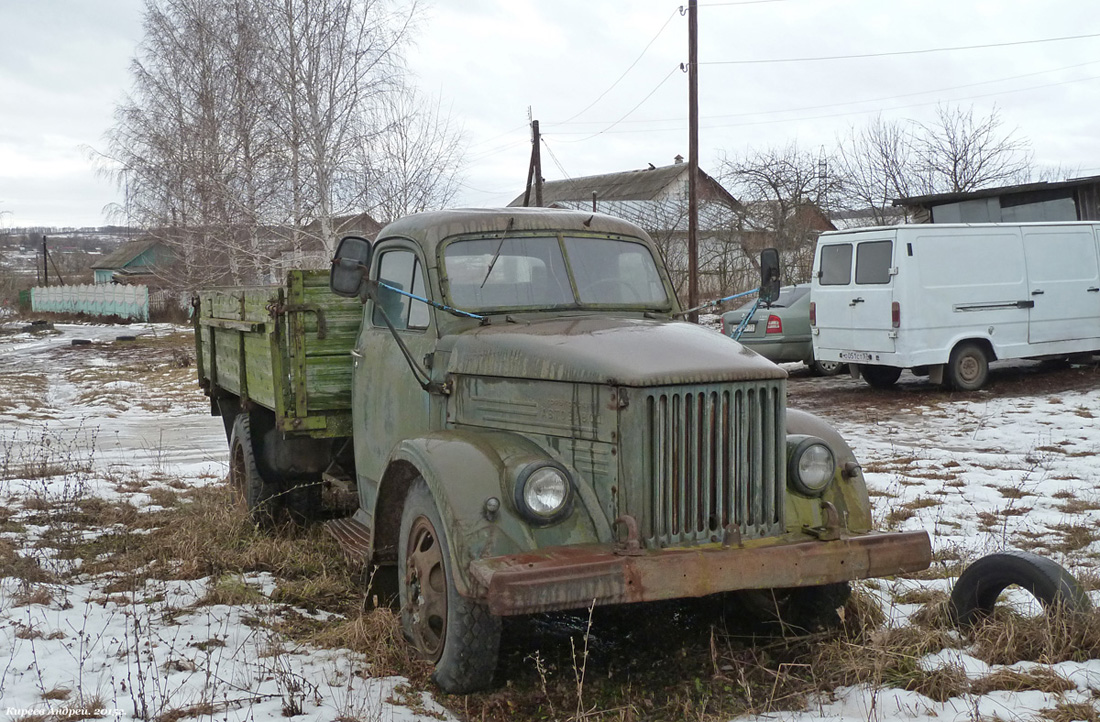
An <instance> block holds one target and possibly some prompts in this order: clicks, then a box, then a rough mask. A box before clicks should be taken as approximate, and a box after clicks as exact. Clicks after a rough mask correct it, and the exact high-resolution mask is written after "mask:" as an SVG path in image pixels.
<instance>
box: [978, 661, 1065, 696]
mask: <svg viewBox="0 0 1100 722" xmlns="http://www.w3.org/2000/svg"><path fill="white" fill-rule="evenodd" d="M1071 689H1077V685H1076V684H1074V683H1073V682H1071V681H1069V680H1068V679H1066V678H1065V677H1063V676H1062V675H1060V674H1058V673H1057V672H1055V671H1053V670H1051V669H1046V668H1037V669H1028V670H1018V669H998V670H997V671H996V672H993V673H992V674H988V675H986V676H985V677H982V678H981V679H978V680H975V681H974V682H972V683H971V685H970V693H971V694H979V695H981V694H989V693H990V692H997V691H1002V690H1003V691H1008V692H1026V691H1028V690H1035V691H1038V692H1047V693H1049V694H1058V693H1060V692H1068V691H1069V690H1071Z"/></svg>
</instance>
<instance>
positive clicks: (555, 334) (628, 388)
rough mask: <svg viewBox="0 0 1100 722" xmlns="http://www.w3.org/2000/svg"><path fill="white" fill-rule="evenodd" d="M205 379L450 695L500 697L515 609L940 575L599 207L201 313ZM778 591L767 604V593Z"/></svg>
mask: <svg viewBox="0 0 1100 722" xmlns="http://www.w3.org/2000/svg"><path fill="white" fill-rule="evenodd" d="M196 311H197V312H196V314H195V329H196V342H197V347H198V348H197V350H198V353H197V359H198V366H199V378H200V381H201V384H202V386H203V388H204V389H205V391H206V393H207V394H208V395H209V397H210V401H211V411H212V413H213V414H215V415H220V416H221V417H222V419H223V420H224V423H225V427H226V434H227V437H228V439H229V444H230V450H231V454H230V460H231V463H230V475H229V476H230V481H231V483H232V484H234V485H235V486H237V487H238V488H239V489H240V490H241V492H242V496H243V498H244V499H245V502H246V505H247V508H248V511H249V514H251V515H252V518H253V520H254V521H256V522H257V523H260V524H272V523H275V522H277V521H278V520H279V519H280V518H281V517H284V516H290V517H293V518H298V519H301V520H306V519H310V518H313V517H315V516H316V515H317V512H318V505H319V501H320V499H321V491H322V487H323V485H325V484H333V485H341V484H342V485H345V486H351V487H353V488H354V490H355V492H356V493H357V497H358V508H357V509H356V510H355V512H354V514H353V515H351V516H346V517H344V518H336V519H330V520H329V521H327V522H326V524H327V528H328V529H329V531H330V532H331V533H332V534H333V535H334V536H335V537H336V538H337V540H339V541H340V543H341V546H342V547H343V549H344V551H345V554H346V555H347V556H348V558H349V559H351V560H353V561H354V563H356V564H357V565H362V566H363V567H364V568H366V569H371V570H373V573H374V574H375V576H376V577H384V576H385V575H387V574H389V575H391V576H392V577H393V578H394V580H395V584H396V587H397V590H398V599H399V603H400V610H401V611H400V613H401V619H402V625H403V629H404V632H405V636H406V637H407V638H408V640H409V641H410V643H411V644H412V645H413V647H414V648H415V649H416V651H417V652H418V653H419V654H421V655H423V656H424V657H426V658H428V659H430V660H431V661H433V662H434V664H435V673H434V676H433V678H434V680H435V681H436V683H437V684H438V685H439V686H440V687H441V688H443V689H444V690H446V691H449V692H465V691H470V690H475V689H479V688H483V687H485V686H488V685H490V684H491V683H492V678H493V673H494V669H495V667H496V660H497V653H498V647H499V643H500V636H501V619H502V617H504V616H508V615H517V614H527V613H533V612H544V611H550V610H560V609H570V608H582V607H589V606H590V605H593V604H596V605H606V604H622V603H632V602H647V601H654V600H663V599H673V598H685V597H699V596H703V595H710V594H723V593H727V594H728V593H743V594H745V595H746V596H751V595H753V594H756V595H757V596H758V597H765V596H766V597H767V598H768V599H772V600H775V601H776V602H778V603H779V604H780V605H781V606H783V607H784V609H785V610H786V611H787V612H790V613H792V614H795V613H797V612H798V611H799V610H802V611H803V612H804V613H805V614H810V613H813V612H814V610H820V609H823V608H829V607H830V606H831V607H832V608H833V610H832V611H834V612H835V607H836V606H837V604H838V603H840V602H842V601H843V598H844V595H845V593H846V591H847V589H848V582H849V581H850V580H854V579H861V578H868V577H875V576H886V575H894V574H899V573H904V572H911V571H917V570H920V569H924V568H925V567H927V566H928V564H929V563H930V558H931V548H930V542H929V538H928V535H927V534H926V533H924V532H922V531H921V532H905V533H900V532H894V533H882V532H876V531H874V530H873V528H872V520H871V509H870V504H869V501H868V495H867V489H866V487H865V484H864V479H863V475H862V471H861V469H860V466H859V463H858V462H857V460H856V459H855V457H854V455H853V453H852V450H851V449H850V448H849V447H848V445H847V444H845V442H844V440H843V439H842V438H841V437H840V436H839V434H837V432H836V431H835V430H833V429H832V428H831V427H830V426H829V425H827V424H826V423H824V422H823V421H821V420H820V419H818V418H816V417H814V416H812V415H810V414H807V413H802V412H798V411H794V410H790V409H787V408H786V378H787V374H786V372H785V371H784V370H783V369H781V368H779V367H778V366H775V365H774V364H772V363H770V362H769V361H767V360H766V359H764V358H762V357H761V356H758V355H757V354H755V353H753V352H751V351H749V350H747V349H745V348H743V347H742V346H741V345H739V344H738V343H737V342H736V341H733V340H732V339H730V338H728V337H725V336H723V335H721V334H719V333H717V332H715V331H712V330H708V329H705V328H702V327H700V326H697V325H695V324H691V323H687V322H684V321H681V320H678V317H679V316H680V314H681V309H680V306H679V304H678V302H677V299H676V295H675V293H674V292H673V287H672V284H671V282H670V280H669V276H668V273H667V271H666V269H665V266H664V264H663V262H662V260H661V256H660V254H659V252H658V251H657V248H656V247H655V246H654V244H653V242H652V240H651V239H650V238H649V237H648V236H647V235H646V233H645V232H643V231H642V230H641V229H640V228H638V227H637V226H635V225H633V224H631V223H628V222H626V221H623V220H620V219H617V218H612V217H609V216H605V215H600V214H594V213H581V212H573V211H557V210H546V209H519V208H510V209H503V210H453V211H440V212H432V213H423V214H418V215H414V216H410V217H407V218H404V219H401V220H398V221H396V222H394V223H392V224H390V225H388V226H387V227H385V228H384V229H383V230H382V231H381V232H380V233H379V234H378V236H377V238H376V239H375V240H374V241H373V242H370V241H367V240H366V239H362V238H356V237H350V238H345V239H344V240H343V241H342V242H341V244H340V246H339V248H338V250H337V252H336V257H335V258H334V259H333V265H332V268H331V270H330V271H329V272H318V271H292V272H290V274H289V275H288V278H287V282H286V284H285V285H284V286H276V287H264V288H231V289H220V290H209V291H204V292H202V293H200V294H199V295H198V296H197V298H196ZM764 590H766V592H765V591H764Z"/></svg>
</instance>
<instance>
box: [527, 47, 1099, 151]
mask: <svg viewBox="0 0 1100 722" xmlns="http://www.w3.org/2000/svg"><path fill="white" fill-rule="evenodd" d="M1097 63H1100V60H1090V61H1088V62H1085V63H1076V64H1074V65H1064V66H1062V67H1059V68H1048V69H1047V70H1037V71H1035V72H1033V73H1021V74H1020V75H1009V76H1005V77H1003V78H992V79H990V80H979V81H977V82H974V83H964V84H962V85H949V86H946V87H940V88H929V89H928V90H916V91H913V92H911V93H899V94H895V95H883V96H878V97H874V98H864V99H862V100H846V101H843V102H840V103H825V104H821V105H804V106H801V107H798V108H778V109H773V110H757V111H750V112H745V113H728V114H723V115H706V116H702V117H701V120H719V119H722V118H748V117H753V116H759V115H778V114H781V113H802V112H805V111H807V110H820V109H822V108H835V107H838V106H845V105H863V104H865V103H881V102H883V101H887V100H898V99H899V98H911V97H914V96H918V95H928V94H930V93H945V92H949V91H952V90H962V89H964V88H974V87H978V86H981V85H992V84H994V83H1004V82H1007V81H1009V80H1021V79H1023V78H1033V77H1035V76H1037V75H1046V74H1047V73H1059V72H1062V71H1063V70H1073V69H1075V68H1083V67H1085V66H1086V65H1095V64H1097ZM1002 92H1013V91H1011V90H1008V91H1002ZM963 99H964V100H965V98H963ZM608 122H610V121H606V120H584V121H579V122H576V123H565V122H561V123H547V125H548V126H558V125H603V124H605V123H608ZM622 122H623V123H631V124H636V123H683V122H684V119H683V117H680V118H647V119H640V120H624V121H622ZM581 132H584V131H577V133H576V134H578V135H579V134H580V133H581Z"/></svg>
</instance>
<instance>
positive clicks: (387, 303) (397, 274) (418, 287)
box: [371, 249, 429, 329]
mask: <svg viewBox="0 0 1100 722" xmlns="http://www.w3.org/2000/svg"><path fill="white" fill-rule="evenodd" d="M378 280H379V281H380V284H379V286H378V293H377V295H376V297H375V302H374V312H373V314H372V316H371V322H372V323H373V324H374V325H375V326H385V325H386V321H385V319H383V317H382V314H383V313H385V315H386V317H387V318H389V320H390V323H392V324H393V327H394V328H399V329H424V328H427V327H428V320H429V314H428V304H426V303H424V302H423V301H417V300H415V299H412V298H409V297H408V296H405V295H403V294H400V293H397V292H396V291H394V290H392V289H397V290H398V291H405V292H406V293H411V294H413V295H415V296H421V297H426V296H425V290H424V272H423V269H422V268H421V266H420V261H419V259H417V257H416V254H415V253H413V252H412V251H406V250H401V249H398V250H393V251H386V252H385V253H383V254H382V257H381V259H380V260H379V262H378ZM383 283H384V284H386V286H389V287H390V288H387V287H386V286H383V285H381V284H383Z"/></svg>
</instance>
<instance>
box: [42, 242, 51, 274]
mask: <svg viewBox="0 0 1100 722" xmlns="http://www.w3.org/2000/svg"><path fill="white" fill-rule="evenodd" d="M42 285H43V286H48V285H50V256H49V251H47V250H46V235H45V234H43V235H42Z"/></svg>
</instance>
